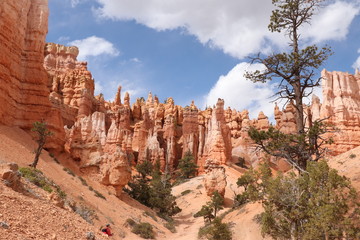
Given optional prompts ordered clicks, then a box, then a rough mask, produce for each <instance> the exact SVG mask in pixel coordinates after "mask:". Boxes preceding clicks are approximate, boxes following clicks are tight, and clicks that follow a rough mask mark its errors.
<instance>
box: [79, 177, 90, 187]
mask: <svg viewBox="0 0 360 240" xmlns="http://www.w3.org/2000/svg"><path fill="white" fill-rule="evenodd" d="M79 180H80V181H81V183H82V185H84V186H88V184H87V182H86V180H85V179H83V178H82V177H80V176H79Z"/></svg>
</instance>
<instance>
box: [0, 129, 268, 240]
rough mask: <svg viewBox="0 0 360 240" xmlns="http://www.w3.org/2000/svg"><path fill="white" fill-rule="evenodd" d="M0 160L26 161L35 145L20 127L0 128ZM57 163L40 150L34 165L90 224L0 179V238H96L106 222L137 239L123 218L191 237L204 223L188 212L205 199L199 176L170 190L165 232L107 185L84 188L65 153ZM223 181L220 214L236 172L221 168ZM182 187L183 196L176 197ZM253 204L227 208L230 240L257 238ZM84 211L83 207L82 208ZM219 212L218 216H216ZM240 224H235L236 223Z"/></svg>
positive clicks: (117, 234)
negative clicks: (170, 225)
mask: <svg viewBox="0 0 360 240" xmlns="http://www.w3.org/2000/svg"><path fill="white" fill-rule="evenodd" d="M0 142H1V144H0V161H1V163H4V162H15V163H17V164H18V165H19V166H20V167H21V166H27V165H28V164H29V163H31V162H32V159H33V153H32V151H33V149H34V147H35V146H36V144H35V143H34V142H33V141H32V140H31V138H30V136H28V135H27V134H26V133H25V132H24V131H22V130H21V129H18V128H10V127H5V126H0ZM58 161H60V163H61V164H58V163H56V162H55V161H54V159H53V158H52V157H50V156H49V154H48V153H47V152H46V151H44V152H43V154H42V155H41V159H40V162H39V165H38V169H39V170H41V171H42V172H44V174H45V175H46V176H47V177H48V178H50V179H51V180H52V181H54V182H55V183H56V184H57V185H59V186H60V187H61V189H62V190H63V191H64V192H66V194H67V199H68V200H69V201H70V202H72V204H75V205H76V206H84V208H82V209H87V210H88V211H89V212H93V215H91V214H90V216H89V217H88V218H89V219H90V220H91V221H92V222H93V223H92V224H90V223H88V222H87V221H85V220H84V219H83V218H81V217H80V216H79V215H78V214H76V213H74V212H73V211H72V210H71V209H70V208H69V207H66V206H65V207H64V208H60V207H58V206H56V205H55V203H54V202H53V201H51V200H49V198H50V197H49V194H48V193H46V192H45V191H43V190H42V189H39V188H37V187H35V186H34V185H32V184H30V183H28V182H26V181H25V180H24V179H22V182H23V185H24V188H25V189H27V190H28V192H31V193H36V194H32V196H29V194H27V195H24V193H21V192H16V191H14V190H12V189H11V188H9V187H7V186H6V185H5V184H4V181H2V182H1V183H0V191H1V195H0V202H1V204H0V223H1V224H2V227H0V239H22V240H23V239H58V240H60V239H86V234H87V233H89V232H93V233H94V234H95V235H96V239H105V237H104V235H102V233H101V232H100V231H99V228H100V226H101V225H104V224H106V223H111V224H112V227H113V231H114V236H113V237H112V239H141V238H140V237H138V236H137V235H135V234H133V233H131V229H130V227H129V226H128V224H127V223H126V220H127V219H128V218H131V219H133V220H135V221H137V222H139V221H141V222H149V223H150V224H151V225H153V227H154V229H155V232H156V239H179V240H181V239H184V240H185V239H186V240H188V239H197V233H198V230H199V228H200V227H201V226H203V225H204V222H203V219H202V218H194V217H193V215H194V214H195V213H196V212H197V211H198V210H200V208H201V206H202V205H203V204H205V203H206V202H207V201H209V197H208V196H206V191H205V189H204V186H203V176H199V177H196V178H194V179H192V180H190V181H188V182H185V183H183V184H181V185H179V186H177V187H174V189H173V194H174V195H175V196H177V203H178V205H179V206H180V207H181V208H182V209H183V211H182V212H181V213H180V214H178V215H177V216H175V223H176V230H177V231H176V233H171V232H170V231H169V230H168V229H167V228H165V227H164V224H165V221H164V220H162V219H160V218H159V217H154V216H155V214H154V212H153V211H152V210H151V209H148V208H147V207H145V206H143V205H141V204H139V203H138V202H136V201H134V200H133V199H131V198H129V197H128V196H127V195H126V194H124V195H122V197H121V199H119V198H117V197H115V196H114V192H113V190H112V189H107V188H106V187H104V186H103V185H100V184H99V183H96V182H92V181H91V179H86V178H85V179H86V181H87V184H88V186H84V185H83V184H82V182H81V180H80V178H79V176H81V173H80V172H78V171H77V170H76V166H75V165H74V163H73V161H70V160H69V159H67V157H66V156H65V155H60V156H59V158H58ZM64 168H67V169H71V171H72V172H74V174H75V176H72V175H70V174H69V173H68V172H66V171H65V170H64ZM226 173H227V176H228V177H227V181H228V185H227V188H226V193H225V209H224V210H222V212H221V213H224V212H227V211H230V210H231V207H232V200H231V199H232V198H233V194H234V192H233V191H238V189H237V187H236V184H235V183H236V180H237V178H238V176H239V174H240V173H239V172H238V171H236V170H234V169H232V168H229V167H226ZM89 186H91V187H92V188H93V189H96V190H97V191H98V192H100V193H101V194H103V195H104V197H105V198H106V200H105V199H103V198H99V197H96V196H95V194H94V192H93V191H90V190H89ZM186 190H190V192H189V193H188V194H185V195H182V194H181V193H183V192H184V191H186ZM259 209H260V208H259V206H252V205H249V206H247V207H245V208H243V209H238V210H235V211H233V212H230V213H229V214H228V215H227V216H226V217H225V219H224V221H226V222H229V223H231V226H232V231H233V233H234V239H235V240H236V239H239V240H240V239H249V240H250V239H261V235H260V233H259V227H258V225H257V224H256V223H255V221H254V216H255V215H256V214H257V213H258V212H259ZM84 211H85V210H84ZM221 213H220V214H221ZM239 224H240V225H239Z"/></svg>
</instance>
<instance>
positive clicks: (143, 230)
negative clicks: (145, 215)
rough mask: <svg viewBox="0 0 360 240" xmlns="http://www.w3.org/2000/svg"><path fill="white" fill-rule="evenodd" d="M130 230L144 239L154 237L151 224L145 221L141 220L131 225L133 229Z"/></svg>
mask: <svg viewBox="0 0 360 240" xmlns="http://www.w3.org/2000/svg"><path fill="white" fill-rule="evenodd" d="M131 232H133V233H135V234H136V235H139V236H140V237H142V238H145V239H154V238H155V234H154V231H153V226H151V224H150V223H147V222H141V223H138V224H135V225H134V226H133V229H132V230H131Z"/></svg>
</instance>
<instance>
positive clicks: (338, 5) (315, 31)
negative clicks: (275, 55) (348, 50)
mask: <svg viewBox="0 0 360 240" xmlns="http://www.w3.org/2000/svg"><path fill="white" fill-rule="evenodd" d="M359 12H360V6H359V5H357V4H356V3H354V2H344V1H335V2H334V3H332V4H330V5H327V6H326V7H325V8H323V9H320V12H319V13H318V14H317V15H315V16H314V17H313V20H312V24H311V25H307V26H306V28H305V30H304V33H303V36H304V37H306V38H309V39H310V40H311V41H313V42H314V43H318V42H321V41H326V40H344V39H345V38H346V36H347V34H348V32H349V27H350V24H351V22H352V20H353V19H354V18H355V16H356V15H358V14H359Z"/></svg>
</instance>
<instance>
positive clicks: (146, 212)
mask: <svg viewBox="0 0 360 240" xmlns="http://www.w3.org/2000/svg"><path fill="white" fill-rule="evenodd" d="M144 215H145V216H149V217H151V218H152V219H153V220H154V221H155V222H157V218H156V216H155V214H153V213H152V212H149V211H145V212H144Z"/></svg>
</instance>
